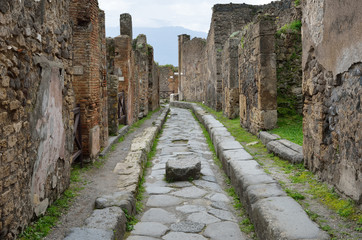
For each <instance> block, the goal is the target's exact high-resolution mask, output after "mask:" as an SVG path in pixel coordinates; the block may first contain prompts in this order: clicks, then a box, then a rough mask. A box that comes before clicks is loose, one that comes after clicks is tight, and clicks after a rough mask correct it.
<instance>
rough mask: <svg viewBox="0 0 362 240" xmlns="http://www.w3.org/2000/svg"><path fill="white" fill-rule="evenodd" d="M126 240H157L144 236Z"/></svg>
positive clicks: (131, 237)
mask: <svg viewBox="0 0 362 240" xmlns="http://www.w3.org/2000/svg"><path fill="white" fill-rule="evenodd" d="M127 239H128V240H157V239H158V238H153V237H146V236H130V237H128V238H127Z"/></svg>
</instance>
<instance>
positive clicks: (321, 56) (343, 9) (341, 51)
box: [302, 0, 362, 203]
mask: <svg viewBox="0 0 362 240" xmlns="http://www.w3.org/2000/svg"><path fill="white" fill-rule="evenodd" d="M304 4H305V5H304V6H303V29H302V30H303V70H304V73H303V97H304V99H305V101H304V110H303V112H304V123H303V133H304V143H303V152H304V159H305V164H306V166H307V167H308V168H309V169H311V170H313V171H314V172H316V173H317V175H318V176H319V177H320V178H321V179H323V180H325V181H327V182H328V183H330V184H333V185H334V186H335V187H336V189H337V190H338V191H340V192H342V193H344V194H345V195H347V196H349V197H350V198H352V199H354V200H355V201H357V202H358V203H361V202H362V165H361V159H362V131H361V119H362V113H361V96H362V44H361V39H362V32H361V29H362V15H361V10H362V2H361V1H359V0H351V1H348V3H346V2H343V1H338V0H328V1H326V0H319V1H311V0H306V1H304Z"/></svg>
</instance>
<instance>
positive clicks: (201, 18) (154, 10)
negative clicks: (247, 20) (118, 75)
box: [98, 0, 271, 32]
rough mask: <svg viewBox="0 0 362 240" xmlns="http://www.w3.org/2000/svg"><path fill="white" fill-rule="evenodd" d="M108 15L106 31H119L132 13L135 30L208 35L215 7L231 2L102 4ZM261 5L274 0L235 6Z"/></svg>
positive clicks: (117, 0) (103, 0)
mask: <svg viewBox="0 0 362 240" xmlns="http://www.w3.org/2000/svg"><path fill="white" fill-rule="evenodd" d="M98 2H99V6H100V8H101V9H103V10H104V11H105V13H106V27H118V26H119V15H120V14H121V13H130V14H131V15H132V21H133V26H134V27H166V26H181V27H184V28H188V29H191V30H194V31H202V32H207V31H208V29H209V26H210V19H211V14H212V10H211V8H212V6H213V5H214V4H217V3H230V0H218V1H214V0H181V1H180V0H152V1H150V0H132V1H130V0H98ZM244 2H245V3H247V4H254V5H261V4H266V3H269V2H271V0H244V1H235V2H233V3H244Z"/></svg>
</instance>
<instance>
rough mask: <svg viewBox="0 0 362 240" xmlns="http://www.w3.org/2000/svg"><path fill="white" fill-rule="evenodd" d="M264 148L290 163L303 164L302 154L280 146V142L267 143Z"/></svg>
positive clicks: (282, 145)
mask: <svg viewBox="0 0 362 240" xmlns="http://www.w3.org/2000/svg"><path fill="white" fill-rule="evenodd" d="M266 148H267V149H268V150H269V151H271V152H273V153H274V154H276V155H277V156H279V157H281V158H283V159H285V160H288V161H290V162H292V163H301V162H303V154H302V153H300V152H297V151H294V150H293V149H291V148H289V147H287V146H286V145H284V144H282V143H281V142H280V140H278V141H272V142H269V143H268V144H267V145H266Z"/></svg>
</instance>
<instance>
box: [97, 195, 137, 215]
mask: <svg viewBox="0 0 362 240" xmlns="http://www.w3.org/2000/svg"><path fill="white" fill-rule="evenodd" d="M134 202H135V199H134V197H133V194H132V193H131V192H125V191H122V192H115V193H113V194H111V195H105V196H102V197H99V198H97V199H96V202H95V207H96V208H97V209H103V208H108V207H119V208H121V209H127V211H128V213H132V214H133V213H134Z"/></svg>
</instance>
